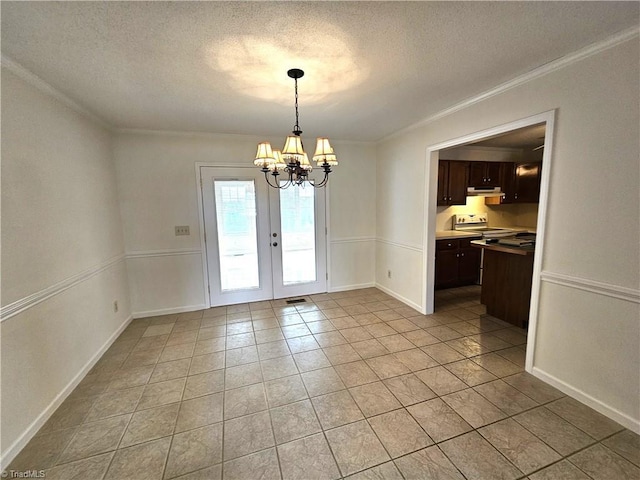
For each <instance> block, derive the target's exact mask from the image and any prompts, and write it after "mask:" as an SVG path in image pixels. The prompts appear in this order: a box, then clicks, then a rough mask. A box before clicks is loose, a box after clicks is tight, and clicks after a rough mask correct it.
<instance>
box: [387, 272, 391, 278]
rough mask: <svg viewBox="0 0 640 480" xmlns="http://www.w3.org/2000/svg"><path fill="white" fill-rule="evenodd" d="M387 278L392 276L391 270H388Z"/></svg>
mask: <svg viewBox="0 0 640 480" xmlns="http://www.w3.org/2000/svg"><path fill="white" fill-rule="evenodd" d="M387 278H391V270H387Z"/></svg>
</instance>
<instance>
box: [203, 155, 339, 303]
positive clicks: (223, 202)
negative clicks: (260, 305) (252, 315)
mask: <svg viewBox="0 0 640 480" xmlns="http://www.w3.org/2000/svg"><path fill="white" fill-rule="evenodd" d="M200 178H201V179H202V184H201V185H202V202H203V213H204V226H205V242H206V256H207V270H208V277H209V300H210V304H211V306H216V305H230V304H236V303H244V302H254V301H260V300H270V299H274V298H286V297H293V296H299V295H309V294H312V293H320V292H325V291H326V287H327V277H326V271H327V267H326V239H325V235H326V229H325V190H324V189H323V188H320V189H315V188H312V187H311V186H308V185H307V186H305V187H297V186H290V187H289V188H287V189H285V190H277V189H274V188H271V187H269V186H268V185H267V183H266V182H265V180H264V175H263V173H262V172H260V171H259V170H258V169H256V168H255V167H253V168H243V167H235V168H229V167H200Z"/></svg>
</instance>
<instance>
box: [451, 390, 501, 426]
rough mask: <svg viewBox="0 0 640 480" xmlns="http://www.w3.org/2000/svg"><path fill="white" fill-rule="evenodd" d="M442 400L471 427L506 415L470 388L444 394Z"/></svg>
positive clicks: (494, 420) (491, 421)
mask: <svg viewBox="0 0 640 480" xmlns="http://www.w3.org/2000/svg"><path fill="white" fill-rule="evenodd" d="M442 400H444V401H445V402H446V403H447V405H449V406H450V407H451V408H453V409H454V410H455V411H456V413H457V414H458V415H460V416H461V417H462V418H464V419H465V421H467V423H469V425H471V426H472V427H473V428H480V427H482V426H483V425H487V424H489V423H493V422H496V421H498V420H501V419H503V418H505V417H506V415H505V414H504V412H502V411H501V410H500V409H499V408H497V407H495V406H494V405H492V404H491V403H490V402H488V401H487V400H485V399H484V397H482V396H481V395H479V394H478V393H476V392H475V391H474V390H472V389H470V388H469V389H467V390H461V391H459V392H455V393H450V394H449V395H445V396H443V397H442Z"/></svg>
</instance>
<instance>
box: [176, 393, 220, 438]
mask: <svg viewBox="0 0 640 480" xmlns="http://www.w3.org/2000/svg"><path fill="white" fill-rule="evenodd" d="M222 402H223V394H222V393H214V394H211V395H206V396H204V397H197V398H193V399H191V400H185V401H184V402H182V403H181V404H180V412H179V413H178V420H177V422H176V429H175V433H180V432H184V431H187V430H192V429H194V428H198V427H204V426H205V425H210V424H212V423H218V422H221V421H222Z"/></svg>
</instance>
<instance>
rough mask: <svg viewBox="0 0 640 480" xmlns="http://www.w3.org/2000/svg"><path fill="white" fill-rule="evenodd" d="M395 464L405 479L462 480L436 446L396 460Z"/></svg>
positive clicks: (456, 470) (460, 475) (457, 471)
mask: <svg viewBox="0 0 640 480" xmlns="http://www.w3.org/2000/svg"><path fill="white" fill-rule="evenodd" d="M395 463H396V465H397V466H398V469H399V470H400V471H401V472H402V475H404V478H407V479H412V480H413V479H415V480H418V479H433V480H464V477H463V476H462V474H461V473H460V471H459V470H458V469H457V468H456V467H455V465H453V463H451V462H450V461H449V459H448V458H447V457H446V456H445V455H444V454H443V453H442V451H441V450H440V449H439V448H438V447H436V446H433V447H428V448H425V449H423V450H419V451H417V452H415V453H412V454H410V455H407V456H405V457H402V458H398V459H396V461H395Z"/></svg>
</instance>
